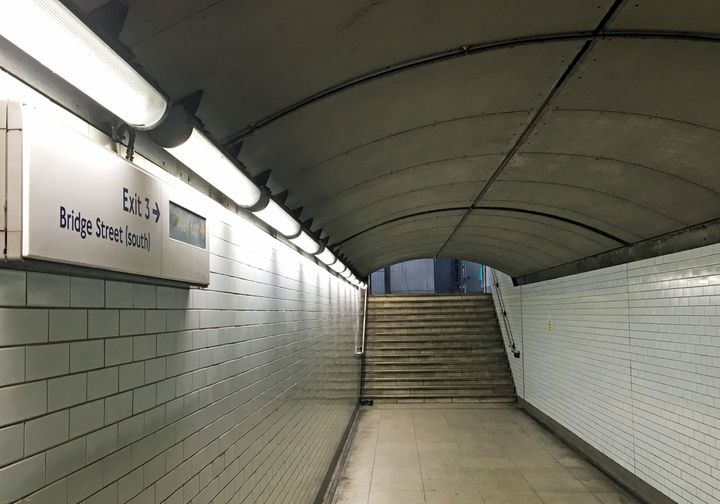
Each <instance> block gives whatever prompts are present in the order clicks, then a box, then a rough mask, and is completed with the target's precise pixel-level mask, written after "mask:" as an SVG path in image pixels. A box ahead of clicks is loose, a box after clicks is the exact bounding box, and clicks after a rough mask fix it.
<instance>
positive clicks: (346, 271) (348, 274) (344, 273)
mask: <svg viewBox="0 0 720 504" xmlns="http://www.w3.org/2000/svg"><path fill="white" fill-rule="evenodd" d="M340 274H341V275H342V276H343V277H345V278H350V277H351V276H352V271H350V270H349V269H345V271H343V272H342V273H340Z"/></svg>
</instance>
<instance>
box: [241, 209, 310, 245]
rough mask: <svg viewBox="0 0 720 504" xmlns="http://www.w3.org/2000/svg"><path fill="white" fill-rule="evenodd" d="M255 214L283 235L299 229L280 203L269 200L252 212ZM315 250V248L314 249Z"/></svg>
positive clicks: (292, 233)
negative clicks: (264, 205) (263, 206)
mask: <svg viewBox="0 0 720 504" xmlns="http://www.w3.org/2000/svg"><path fill="white" fill-rule="evenodd" d="M254 214H255V216H256V217H257V218H258V219H260V220H262V221H263V222H265V223H266V224H268V225H269V226H271V227H273V228H275V229H277V230H278V231H280V232H281V233H282V234H284V235H285V236H294V235H296V234H298V231H300V224H299V223H298V221H296V220H295V219H293V218H292V217H291V216H290V214H288V213H287V212H286V211H285V210H283V209H282V207H281V206H280V205H278V204H277V203H275V202H274V201H273V200H270V201H269V202H268V204H267V206H266V207H265V208H263V209H262V210H258V211H257V212H254ZM315 252H317V250H315Z"/></svg>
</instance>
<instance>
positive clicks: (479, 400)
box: [368, 395, 517, 406]
mask: <svg viewBox="0 0 720 504" xmlns="http://www.w3.org/2000/svg"><path fill="white" fill-rule="evenodd" d="M368 399H373V402H374V404H375V405H376V406H380V405H383V404H393V405H394V404H410V405H412V404H458V403H459V404H463V405H465V404H512V403H515V402H517V399H516V398H515V396H514V395H513V396H512V397H487V398H483V397H427V398H415V397H400V398H397V399H395V398H392V397H382V398H380V397H375V398H368Z"/></svg>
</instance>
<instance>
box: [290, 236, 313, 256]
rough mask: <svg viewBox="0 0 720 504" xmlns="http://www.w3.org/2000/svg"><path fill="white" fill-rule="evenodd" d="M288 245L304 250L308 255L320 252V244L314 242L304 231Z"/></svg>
mask: <svg viewBox="0 0 720 504" xmlns="http://www.w3.org/2000/svg"><path fill="white" fill-rule="evenodd" d="M290 243H292V244H293V245H295V246H296V247H298V248H300V249H302V250H304V251H305V252H307V253H308V254H314V253H316V252H317V251H318V250H320V244H319V243H318V242H316V241H315V240H314V239H313V238H312V237H311V236H310V235H309V234H307V233H306V232H305V231H301V232H300V234H299V235H298V236H297V237H296V238H291V239H290Z"/></svg>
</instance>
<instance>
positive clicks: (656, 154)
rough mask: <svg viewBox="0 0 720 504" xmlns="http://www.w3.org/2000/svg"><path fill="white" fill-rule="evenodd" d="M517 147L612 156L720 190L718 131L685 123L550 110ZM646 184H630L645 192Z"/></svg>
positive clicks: (527, 150)
mask: <svg viewBox="0 0 720 504" xmlns="http://www.w3.org/2000/svg"><path fill="white" fill-rule="evenodd" d="M521 152H522V153H526V152H533V153H537V152H540V153H558V154H570V155H578V156H588V157H598V158H601V159H607V160H616V161H618V162H620V163H630V164H635V165H639V166H644V167H647V168H648V169H651V170H656V171H659V172H662V173H667V174H668V175H671V176H673V177H675V178H677V179H680V180H683V181H685V182H687V183H689V184H693V185H696V186H700V187H704V188H706V189H708V190H710V191H713V192H714V193H719V192H720V170H718V169H717V160H718V159H720V131H718V130H715V129H712V128H707V127H702V126H696V125H693V124H689V123H684V122H679V121H673V120H666V119H660V118H657V117H648V116H639V115H634V114H626V113H622V112H619V113H608V112H595V111H583V110H579V111H578V110H553V111H552V112H551V113H549V114H547V115H546V117H545V118H544V120H543V125H542V127H540V128H538V129H537V130H536V132H535V133H534V134H533V135H532V136H531V138H530V139H529V140H528V142H527V143H526V144H525V146H524V147H523V149H522V150H521ZM646 185H647V184H646V183H642V184H641V185H639V186H637V187H634V189H635V190H636V191H639V192H641V191H646V190H648V189H647V187H646ZM653 190H654V191H655V190H657V188H654V189H653ZM691 203H692V202H687V204H691Z"/></svg>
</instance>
